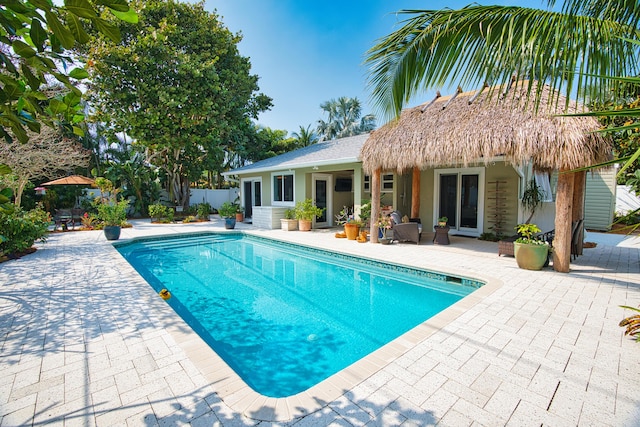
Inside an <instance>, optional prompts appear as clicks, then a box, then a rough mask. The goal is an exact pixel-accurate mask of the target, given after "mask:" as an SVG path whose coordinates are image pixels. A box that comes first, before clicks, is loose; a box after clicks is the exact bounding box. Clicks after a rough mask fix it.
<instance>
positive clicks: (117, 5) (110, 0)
mask: <svg viewBox="0 0 640 427" xmlns="http://www.w3.org/2000/svg"><path fill="white" fill-rule="evenodd" d="M96 3H98V4H102V5H105V6H107V7H108V8H109V9H111V10H117V11H119V12H126V11H127V10H129V4H128V3H127V1H126V0H97V1H96Z"/></svg>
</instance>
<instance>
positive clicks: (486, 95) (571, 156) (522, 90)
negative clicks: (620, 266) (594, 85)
mask: <svg viewBox="0 0 640 427" xmlns="http://www.w3.org/2000/svg"><path fill="white" fill-rule="evenodd" d="M527 87H528V82H518V83H517V84H514V85H513V87H499V88H498V87H496V88H485V89H483V90H482V91H480V92H477V91H475V92H465V93H463V92H462V91H460V90H458V92H457V93H456V94H454V95H451V96H446V97H437V98H436V99H434V100H432V101H430V102H428V103H425V104H422V105H419V106H417V107H414V108H410V109H406V110H404V111H403V112H402V113H401V115H400V117H399V118H398V119H397V120H395V121H392V122H389V123H387V124H386V125H385V126H383V127H381V128H380V129H378V130H375V131H374V132H372V133H371V135H370V137H369V139H368V140H367V141H366V143H365V144H364V145H363V147H362V152H361V155H360V158H361V160H362V162H363V167H364V170H365V172H366V173H372V172H373V171H375V170H376V169H381V170H382V171H398V172H403V171H406V170H409V169H412V168H414V167H418V168H420V169H425V168H428V167H435V166H467V165H469V164H473V163H477V162H484V163H485V164H486V163H488V162H492V161H494V160H495V158H496V157H497V156H503V158H504V159H505V160H506V161H508V162H510V163H511V164H514V165H523V164H525V163H528V162H533V165H534V167H535V168H537V169H559V170H566V169H574V168H578V167H583V166H589V165H593V164H596V163H599V162H602V161H605V160H607V159H609V158H610V157H611V152H612V145H611V141H610V140H609V139H608V138H605V137H603V136H602V135H601V134H599V133H594V131H596V130H598V129H599V127H600V125H599V123H598V121H597V120H596V119H595V118H593V117H562V116H560V115H562V114H574V113H580V112H584V111H586V109H585V107H583V106H581V105H579V104H577V103H575V102H567V99H566V98H565V97H564V96H562V95H560V94H559V93H557V92H553V91H551V90H550V89H549V87H548V86H541V87H538V86H537V85H535V84H533V90H540V91H541V94H542V96H541V97H540V103H539V104H537V105H536V104H534V103H533V101H530V100H529V98H528V97H527V96H526V95H527Z"/></svg>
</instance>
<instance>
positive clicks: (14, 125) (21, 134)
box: [10, 123, 29, 144]
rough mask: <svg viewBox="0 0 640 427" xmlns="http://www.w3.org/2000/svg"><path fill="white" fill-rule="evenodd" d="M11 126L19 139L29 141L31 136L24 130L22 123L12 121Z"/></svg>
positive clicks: (22, 141)
mask: <svg viewBox="0 0 640 427" xmlns="http://www.w3.org/2000/svg"><path fill="white" fill-rule="evenodd" d="M10 127H11V131H12V132H13V134H14V135H15V136H16V138H18V141H20V142H21V143H23V144H24V143H25V142H27V141H29V136H28V135H27V132H26V131H25V130H24V128H23V127H22V125H21V124H19V123H11V125H10Z"/></svg>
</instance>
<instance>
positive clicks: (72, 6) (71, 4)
mask: <svg viewBox="0 0 640 427" xmlns="http://www.w3.org/2000/svg"><path fill="white" fill-rule="evenodd" d="M64 6H65V7H66V9H67V10H68V11H69V12H71V13H73V14H74V15H77V16H81V17H83V18H89V19H91V18H95V17H96V16H98V12H96V10H95V9H94V8H93V6H91V3H89V2H88V1H87V0H65V2H64Z"/></svg>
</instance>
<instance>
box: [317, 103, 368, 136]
mask: <svg viewBox="0 0 640 427" xmlns="http://www.w3.org/2000/svg"><path fill="white" fill-rule="evenodd" d="M320 108H322V109H323V110H324V111H326V112H327V114H328V115H329V117H328V119H327V121H326V122H325V121H324V120H322V119H320V120H318V128H317V132H318V134H319V135H320V139H335V138H344V137H347V136H353V135H359V134H361V133H367V132H371V131H372V130H373V129H375V127H376V118H375V116H374V115H373V114H367V115H366V116H363V117H361V115H362V105H361V104H360V101H359V100H358V98H349V97H346V96H342V97H340V98H338V99H337V100H336V99H331V100H329V101H327V102H325V103H323V104H320Z"/></svg>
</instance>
